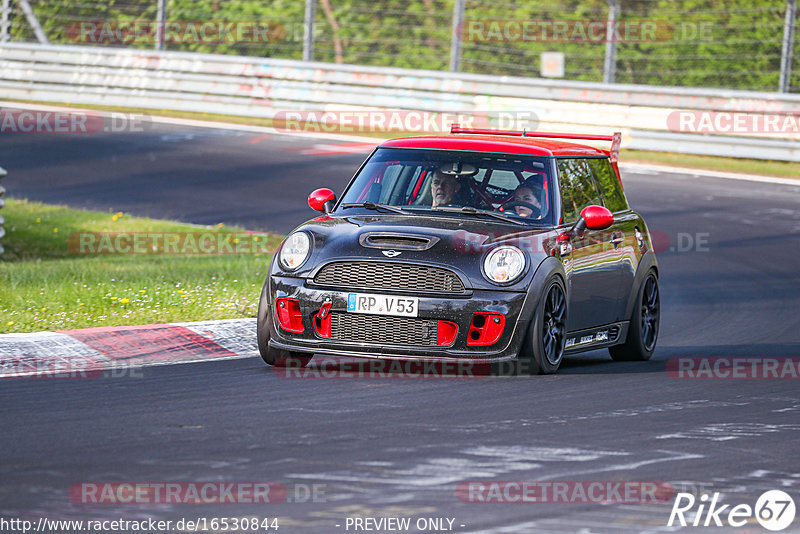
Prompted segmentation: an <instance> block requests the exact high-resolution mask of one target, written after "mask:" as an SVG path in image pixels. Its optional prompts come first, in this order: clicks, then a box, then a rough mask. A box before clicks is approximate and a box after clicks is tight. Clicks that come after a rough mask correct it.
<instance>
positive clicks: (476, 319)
mask: <svg viewBox="0 0 800 534" xmlns="http://www.w3.org/2000/svg"><path fill="white" fill-rule="evenodd" d="M505 326H506V316H505V315H503V314H502V313H492V312H475V313H473V314H472V322H471V323H470V326H469V331H468V332H467V345H470V346H487V345H494V344H495V343H497V341H498V340H499V339H500V336H502V335H503V329H504V328H505Z"/></svg>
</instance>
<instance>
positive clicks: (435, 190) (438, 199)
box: [431, 169, 461, 208]
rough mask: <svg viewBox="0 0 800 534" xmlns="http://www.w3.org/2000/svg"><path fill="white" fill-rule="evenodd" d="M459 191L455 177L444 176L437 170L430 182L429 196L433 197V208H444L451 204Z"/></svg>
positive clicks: (451, 175) (459, 185)
mask: <svg viewBox="0 0 800 534" xmlns="http://www.w3.org/2000/svg"><path fill="white" fill-rule="evenodd" d="M459 190H461V184H460V183H459V181H458V179H457V178H456V175H454V174H445V173H443V172H441V170H439V169H437V170H436V172H435V173H434V175H433V179H432V180H431V196H432V197H433V207H434V208H437V207H440V206H446V205H448V204H452V202H453V199H454V198H455V196H456V193H458V192H459Z"/></svg>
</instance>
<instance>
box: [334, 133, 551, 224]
mask: <svg viewBox="0 0 800 534" xmlns="http://www.w3.org/2000/svg"><path fill="white" fill-rule="evenodd" d="M551 191H552V186H551V181H550V166H549V164H548V161H547V158H541V157H531V156H523V155H515V154H491V153H483V152H464V151H447V150H423V149H410V148H379V149H378V150H376V151H375V153H374V154H373V155H372V157H371V158H370V159H369V161H368V162H367V163H366V164H365V165H364V166H363V168H362V169H361V171H360V172H359V173H358V175H356V177H355V178H354V179H353V181H352V182H351V183H350V185H349V187H348V188H347V190H346V191H345V193H344V195H343V197H342V199H341V201H340V203H339V204H338V206H337V208H336V212H337V213H344V212H349V211H351V210H353V209H358V208H360V209H365V210H371V211H372V212H374V211H376V210H377V211H386V212H398V213H419V212H428V213H446V214H448V215H451V216H452V215H456V216H464V217H476V216H478V217H480V216H487V217H492V218H497V219H503V218H505V219H508V220H510V221H513V222H515V223H524V222H531V223H535V224H550V223H551V220H552V211H553V210H552V200H551V196H552V195H551ZM398 208H400V209H398Z"/></svg>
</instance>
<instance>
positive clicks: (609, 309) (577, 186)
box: [556, 157, 621, 332]
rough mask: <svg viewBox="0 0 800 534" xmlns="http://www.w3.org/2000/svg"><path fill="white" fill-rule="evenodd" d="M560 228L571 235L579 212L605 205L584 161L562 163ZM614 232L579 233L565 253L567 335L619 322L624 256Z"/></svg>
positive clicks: (560, 176) (592, 174)
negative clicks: (567, 310) (618, 250)
mask: <svg viewBox="0 0 800 534" xmlns="http://www.w3.org/2000/svg"><path fill="white" fill-rule="evenodd" d="M556 166H557V168H558V179H559V194H560V199H561V224H562V228H563V229H564V230H567V229H569V228H570V227H571V226H572V225H573V224H574V223H575V222H576V221H577V220H578V218H579V217H580V213H581V210H582V209H583V208H585V207H586V206H589V205H590V204H597V205H602V204H603V201H602V198H601V196H600V193H599V191H598V188H597V185H596V183H595V179H594V173H593V171H592V167H591V166H590V164H589V161H588V159H587V158H585V157H570V158H559V159H558V160H557V162H556ZM616 237H617V236H615V235H614V232H613V231H612V230H611V229H608V230H589V229H586V230H584V231H583V232H580V233H575V234H574V235H572V236H571V238H570V240H569V242H568V243H564V245H565V246H564V247H562V254H561V261H562V262H563V264H564V271H565V273H566V275H567V284H568V293H569V318H568V324H567V330H568V331H570V332H575V331H579V330H585V329H590V328H594V327H597V326H601V325H605V324H609V323H613V322H616V321H618V320H619V306H618V298H619V293H620V284H621V271H620V255H619V253H618V252H617V249H616V248H615V247H614V244H613V241H614V240H615V239H616Z"/></svg>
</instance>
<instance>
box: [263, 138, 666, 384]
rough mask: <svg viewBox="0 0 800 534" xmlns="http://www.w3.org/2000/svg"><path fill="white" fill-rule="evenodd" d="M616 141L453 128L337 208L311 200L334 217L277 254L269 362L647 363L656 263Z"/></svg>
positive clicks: (266, 298)
mask: <svg viewBox="0 0 800 534" xmlns="http://www.w3.org/2000/svg"><path fill="white" fill-rule="evenodd" d="M543 138H548V140H544V139H543ZM565 139H587V140H595V141H598V140H602V141H611V142H612V146H611V150H610V151H606V150H599V149H596V148H592V147H590V146H587V145H582V144H576V143H572V142H568V141H565ZM619 141H620V134H615V135H614V136H597V135H573V134H544V133H537V132H518V131H495V130H474V129H465V128H459V127H457V126H454V127H453V129H452V131H451V135H444V136H426V137H411V138H404V139H395V140H392V141H387V142H385V143H383V144H381V145H380V146H378V147H377V148H376V149H375V150H374V151H373V152H372V154H371V155H370V156H369V158H367V160H366V161H365V162H364V164H363V165H362V166H361V168H360V169H359V170H358V172H357V173H356V174H355V176H354V177H353V179H352V180H351V181H350V183H349V185H348V186H347V188H346V189H345V191H344V193H343V194H342V196H341V198H339V199H336V197H335V195H334V193H333V192H332V191H330V190H329V189H318V190H316V191H314V192H313V193H311V195H310V196H309V199H308V202H309V205H310V206H311V207H312V208H313V209H315V210H317V211H320V212H322V215H321V216H318V217H316V218H315V219H312V220H310V221H308V222H306V223H304V224H302V225H301V226H299V227H298V228H297V229H295V230H294V231H293V232H292V233H291V234H290V235H289V236H288V237H287V238H286V239H285V240H284V242H283V243H282V244H281V246H280V247H279V249H278V250H277V252H276V253H275V256H274V257H273V260H272V263H271V264H270V267H269V272H268V275H267V279H266V283H265V284H264V289H263V290H262V292H261V300H260V303H259V310H258V348H259V350H260V353H261V356H262V357H263V359H264V361H265V362H266V363H268V364H270V365H286V364H287V362H299V364H300V365H305V364H307V363H308V361H309V360H310V359H311V357H312V356H313V355H314V354H326V355H337V356H347V357H362V358H391V359H398V358H399V359H426V360H428V359H435V360H440V361H464V360H469V361H473V362H502V361H506V360H514V359H520V360H521V361H522V363H524V364H525V365H526V366H527V369H528V370H530V371H531V372H533V373H553V372H555V371H556V370H557V369H558V367H559V365H560V364H561V361H562V359H563V357H564V355H565V354H570V353H576V352H582V351H587V350H593V349H598V348H603V347H607V348H608V350H609V352H610V353H611V356H612V357H613V358H614V359H615V360H647V359H649V358H650V356H651V355H652V354H653V350H654V349H655V346H656V339H657V337H658V328H659V310H660V304H659V289H658V264H657V262H656V257H655V254H654V253H653V250H652V243H651V238H650V234H649V232H648V229H647V225H646V224H645V222H644V220H643V219H642V217H641V216H640V215H639V214H638V213H636V212H635V211H633V210H631V208H630V207H629V206H628V202H627V200H626V198H625V194H624V192H623V188H622V183H621V181H620V177H619V169H618V167H617V155H618V152H619Z"/></svg>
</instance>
